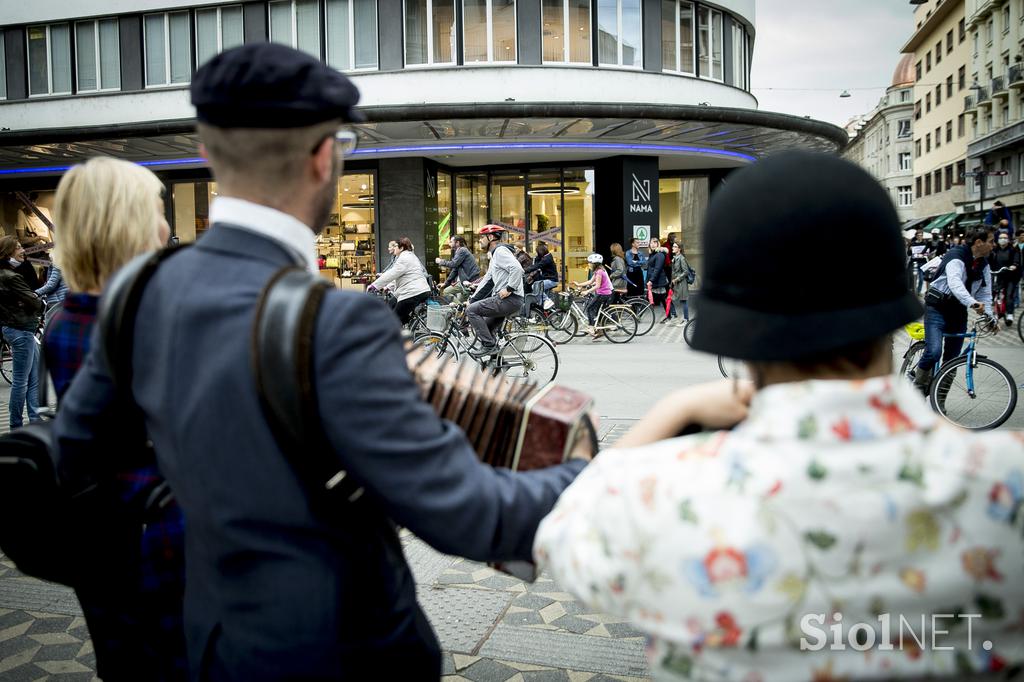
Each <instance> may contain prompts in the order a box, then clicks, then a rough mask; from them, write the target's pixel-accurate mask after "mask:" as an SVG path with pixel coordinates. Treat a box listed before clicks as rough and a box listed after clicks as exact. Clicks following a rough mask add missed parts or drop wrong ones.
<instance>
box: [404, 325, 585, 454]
mask: <svg viewBox="0 0 1024 682" xmlns="http://www.w3.org/2000/svg"><path fill="white" fill-rule="evenodd" d="M406 359H407V361H408V364H409V369H410V370H411V371H412V373H413V376H414V377H415V379H416V382H417V384H419V387H420V391H421V395H422V396H423V399H424V400H425V401H427V402H428V403H430V404H431V406H433V408H434V411H435V412H437V414H438V416H440V417H441V418H442V419H447V420H449V421H451V422H454V423H455V424H457V425H459V426H460V427H461V428H462V430H463V431H464V432H465V434H466V437H467V438H468V439H469V442H470V443H471V444H472V446H473V449H474V450H475V451H476V453H477V456H478V457H479V458H480V460H481V461H482V462H484V463H486V464H490V465H491V466H495V467H504V468H507V469H512V470H514V471H526V470H529V469H540V468H543V467H547V466H553V465H555V464H559V463H561V462H563V461H565V460H566V459H567V458H568V457H569V455H570V454H571V452H572V449H573V447H574V445H575V444H576V442H577V439H578V438H579V437H581V436H582V435H584V434H583V433H582V432H581V430H582V429H585V428H587V426H586V425H587V424H588V423H589V419H588V417H587V415H588V412H589V411H590V409H591V408H592V406H593V399H591V398H590V396H588V395H586V394H584V393H581V392H579V391H575V390H573V389H570V388H566V387H565V386H559V385H557V384H553V383H551V384H547V385H546V386H538V385H537V384H536V383H532V382H523V381H519V380H514V379H510V378H508V377H506V376H505V375H504V374H495V373H493V372H489V371H485V370H483V369H482V368H481V367H480V366H479V365H478V364H477V363H476V362H474V361H473V360H471V359H470V358H467V357H465V356H463V358H462V359H461V360H460V361H458V362H457V361H455V360H452V359H451V358H447V357H439V356H438V355H437V354H436V353H435V352H434V351H433V350H431V349H429V348H424V347H420V346H416V345H414V344H411V343H410V344H408V345H407V347H406Z"/></svg>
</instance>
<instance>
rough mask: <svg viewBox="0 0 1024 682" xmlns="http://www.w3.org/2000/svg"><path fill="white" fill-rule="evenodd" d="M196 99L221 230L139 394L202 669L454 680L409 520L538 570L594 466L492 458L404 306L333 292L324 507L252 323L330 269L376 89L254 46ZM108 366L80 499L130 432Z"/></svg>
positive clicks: (81, 400) (83, 434) (88, 402)
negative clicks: (330, 478) (333, 231)
mask: <svg viewBox="0 0 1024 682" xmlns="http://www.w3.org/2000/svg"><path fill="white" fill-rule="evenodd" d="M191 95H192V102H193V104H194V105H195V106H196V117H197V120H198V124H197V133H198V137H199V139H200V141H201V143H202V144H203V146H204V149H205V150H206V155H207V158H208V159H209V163H210V167H211V170H212V172H213V177H214V178H215V180H216V182H217V191H218V196H217V197H216V198H215V199H214V200H213V202H212V205H211V207H210V222H211V228H210V230H209V231H208V232H207V233H206V234H205V235H204V236H203V238H202V239H201V240H200V241H198V242H197V243H196V244H195V245H194V246H191V247H188V248H186V249H184V250H182V251H181V252H179V253H176V254H175V255H173V256H171V257H169V258H167V259H166V260H165V261H164V263H163V264H162V265H161V266H160V268H159V269H158V270H157V271H156V272H155V274H154V275H153V277H152V279H151V280H150V281H149V282H148V284H147V285H146V290H145V294H144V295H143V296H142V298H141V301H140V305H139V309H138V313H137V318H136V324H135V325H134V334H133V338H132V342H133V358H134V359H135V362H133V363H132V378H133V381H132V388H133V389H134V392H133V397H134V398H135V401H136V402H137V403H138V407H139V411H140V414H141V416H142V418H143V419H144V421H145V428H146V432H147V435H148V436H149V439H150V440H151V441H152V443H153V447H154V450H155V452H156V455H157V459H158V463H159V466H160V471H161V472H162V473H163V474H164V475H165V477H166V479H167V481H168V483H169V485H170V487H171V489H172V490H173V491H174V495H175V498H176V499H177V500H178V503H179V504H180V505H181V509H182V511H183V513H184V517H185V518H186V519H187V523H188V532H187V534H186V538H185V541H186V555H187V557H188V576H187V581H186V585H185V632H186V642H187V646H188V659H189V664H190V674H191V677H192V679H202V680H211V681H213V682H219V681H221V680H246V681H247V682H261V681H263V680H299V679H302V680H327V679H339V678H344V679H351V680H364V679H366V680H368V679H381V680H384V679H387V680H426V679H434V680H436V679H438V678H439V677H440V675H441V652H440V646H439V644H438V641H437V638H436V636H435V635H434V633H433V631H432V630H431V627H430V624H429V622H428V621H427V619H426V616H425V615H424V613H423V611H422V609H421V608H420V607H419V606H418V604H417V602H416V583H415V580H414V579H413V576H412V574H411V573H410V571H409V567H408V564H407V562H406V559H405V557H404V556H403V554H402V550H401V543H400V541H399V538H398V535H397V532H396V530H395V524H398V525H400V526H403V527H405V528H408V529H409V530H410V531H411V532H413V533H415V534H416V535H417V537H419V538H421V539H423V540H424V541H425V542H427V543H429V544H431V545H433V546H434V547H436V548H437V549H439V550H440V551H441V552H443V553H445V554H452V555H462V556H467V557H469V558H472V559H474V560H478V561H487V560H492V559H493V560H496V559H499V558H500V559H503V560H529V559H530V557H531V545H532V540H533V536H534V533H535V531H536V528H537V524H538V522H539V521H540V519H541V518H542V517H543V516H544V514H545V513H547V512H548V511H549V510H550V508H551V506H552V505H553V504H554V501H555V499H556V498H557V496H558V495H559V493H560V492H561V491H562V490H563V489H564V488H565V486H566V485H568V483H569V482H570V481H571V480H572V479H573V478H574V477H575V475H576V474H577V473H579V472H580V471H581V470H582V469H583V467H584V464H585V462H584V461H581V460H579V459H573V460H570V461H568V462H566V463H565V464H562V465H559V466H556V467H552V468H550V469H545V470H539V471H532V472H528V473H523V474H514V475H513V474H510V472H508V471H501V470H497V469H493V468H491V467H489V466H486V465H484V464H482V463H481V462H480V461H479V459H478V458H477V456H476V455H475V453H474V452H473V450H472V448H471V446H470V444H469V443H468V441H467V440H466V437H465V436H464V434H463V433H462V432H461V431H460V430H459V429H457V428H456V427H454V426H453V425H452V424H451V423H450V422H445V421H443V420H442V419H440V418H439V417H438V416H437V415H436V413H435V412H434V410H433V408H432V407H431V406H430V405H429V404H427V403H426V402H424V401H423V400H422V398H421V394H420V388H419V386H418V384H417V383H416V382H415V380H414V378H413V376H412V374H411V373H410V371H409V369H408V368H407V360H406V352H405V349H404V347H403V341H402V336H401V327H400V326H399V324H398V322H397V320H396V319H395V317H394V315H392V314H391V312H390V311H388V310H387V309H386V308H385V307H384V306H382V305H381V304H380V302H379V301H376V300H374V299H373V298H371V297H369V296H364V295H361V294H358V293H355V292H351V291H342V290H336V289H330V290H328V291H326V292H325V294H324V297H323V300H322V301H321V304H320V312H319V315H318V317H317V324H316V326H315V329H314V330H313V331H312V334H311V336H310V337H307V338H308V339H309V341H310V343H311V344H312V348H311V353H310V357H312V358H313V360H314V367H313V368H311V371H310V374H309V375H308V376H309V377H310V380H311V382H312V385H311V386H310V390H311V391H312V393H313V394H314V395H316V398H317V405H318V407H319V412H318V414H316V415H315V420H316V421H315V423H316V424H317V425H318V426H319V430H321V432H322V433H321V437H320V438H318V439H316V443H317V445H316V448H317V451H316V452H314V448H313V447H312V446H311V447H309V448H305V449H303V450H302V452H301V455H302V456H303V458H312V457H314V456H322V457H323V458H324V460H323V461H324V462H325V463H326V462H327V460H328V459H329V458H333V460H336V466H337V467H338V469H339V470H340V471H339V474H344V476H339V477H338V480H341V483H340V484H339V485H340V488H342V489H346V495H344V496H342V497H331V498H330V499H328V496H327V493H320V492H319V491H320V485H322V482H318V485H316V486H314V485H313V482H312V481H311V480H309V479H307V478H305V477H304V474H303V472H304V469H296V468H293V463H294V462H295V461H296V460H294V459H293V458H292V455H293V454H294V453H292V452H286V451H285V450H284V449H282V447H281V446H280V445H279V444H278V441H277V439H276V438H275V435H274V432H273V431H272V430H271V427H270V425H269V423H268V421H267V418H266V417H265V413H264V409H263V406H262V404H261V398H260V395H259V394H258V392H257V391H256V388H255V383H254V380H253V369H252V356H251V347H250V346H251V343H252V322H253V318H254V315H255V312H256V308H257V305H258V303H259V299H260V295H261V292H263V291H264V288H265V286H266V285H267V283H268V282H269V281H270V280H271V278H273V277H274V276H275V274H276V273H278V272H280V271H281V270H282V269H283V268H286V267H291V268H294V267H301V268H303V269H305V270H307V271H308V272H309V273H310V277H315V273H316V269H317V263H316V242H315V235H316V233H317V232H318V231H320V230H321V229H322V228H323V226H324V225H325V224H326V222H327V220H328V216H329V215H330V213H331V211H332V207H334V206H336V205H337V204H336V202H337V192H338V178H339V175H340V173H341V171H342V165H343V164H342V159H343V157H344V155H345V154H346V153H347V152H349V151H351V145H352V144H353V143H354V141H355V135H354V134H353V133H352V132H351V131H348V130H345V129H344V125H345V122H347V121H353V120H356V119H358V118H360V117H361V115H360V113H359V112H358V111H357V110H356V109H355V108H354V107H355V103H356V101H357V98H358V92H357V90H356V88H355V86H354V85H353V84H352V83H351V81H349V80H348V78H346V77H345V76H344V75H343V74H342V73H341V72H339V71H337V70H336V69H333V68H331V67H329V66H327V65H326V64H324V63H323V62H321V61H320V60H319V59H318V58H316V57H313V56H310V55H308V54H306V53H304V52H301V51H298V50H295V49H292V48H289V47H286V46H283V45H280V44H276V43H250V44H246V45H243V46H240V47H235V48H232V49H229V50H226V51H224V52H221V53H220V54H218V55H217V56H215V57H213V58H212V59H211V60H209V61H208V62H206V64H205V65H203V66H202V67H201V68H200V69H199V70H197V71H196V73H195V74H194V76H193V78H192V84H191ZM509 255H510V256H511V254H509ZM402 257H403V258H404V256H402ZM396 267H397V266H396ZM520 274H521V273H520ZM519 281H520V283H521V281H522V278H521V276H520V279H519ZM520 286H521V284H520ZM97 338H100V337H97ZM100 340H101V342H102V339H100ZM103 357H104V349H103V348H102V347H94V348H93V349H92V352H90V353H89V355H88V357H87V358H86V361H85V364H84V365H83V367H82V369H81V370H80V371H79V373H78V376H77V377H76V378H75V380H74V381H73V382H72V383H71V387H70V388H69V389H68V391H67V393H65V394H64V399H63V402H62V404H61V408H60V410H58V412H57V419H56V421H55V423H54V431H55V439H56V442H58V443H59V444H60V449H61V458H62V459H65V460H67V461H73V462H75V463H76V466H75V468H74V470H73V472H71V473H73V474H74V476H72V477H71V478H70V479H69V480H67V481H66V484H67V485H68V486H69V488H70V489H74V488H75V487H77V486H81V485H85V484H87V483H88V481H91V480H95V479H96V478H97V477H100V478H101V477H102V472H103V468H102V464H103V463H102V462H99V461H96V459H95V454H94V453H96V452H98V451H100V450H102V449H103V448H104V447H110V448H116V447H118V443H119V441H118V432H119V427H120V426H123V424H124V419H125V415H124V414H122V413H121V412H120V411H119V410H118V409H117V406H116V404H115V403H114V401H113V394H112V388H111V383H110V382H111V379H110V376H109V372H108V371H107V369H106V367H105V365H104V362H103ZM140 359H145V360H146V361H144V362H142V361H139V360H140ZM579 452H580V454H582V455H583V456H584V457H586V456H587V454H588V453H587V451H586V450H580V451H579ZM333 460H332V461H333ZM332 468H333V466H332ZM349 489H351V490H352V495H351V496H349V495H348V494H347V491H348V490H349ZM360 491H362V494H361V495H357V493H359V492H360ZM143 677H144V675H142V674H140V675H139V677H138V678H137V679H142V678H143Z"/></svg>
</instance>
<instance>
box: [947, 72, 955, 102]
mask: <svg viewBox="0 0 1024 682" xmlns="http://www.w3.org/2000/svg"><path fill="white" fill-rule="evenodd" d="M952 96H953V74H950V75H948V76H946V98H947V99H948V98H950V97H952Z"/></svg>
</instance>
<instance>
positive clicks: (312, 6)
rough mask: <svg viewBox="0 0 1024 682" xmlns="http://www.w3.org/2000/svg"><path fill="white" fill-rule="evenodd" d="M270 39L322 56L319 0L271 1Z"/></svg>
mask: <svg viewBox="0 0 1024 682" xmlns="http://www.w3.org/2000/svg"><path fill="white" fill-rule="evenodd" d="M270 40H271V42H275V43H281V44H282V45H288V46H289V47H294V48H297V49H299V50H302V51H303V52H308V53H309V54H311V55H313V56H314V57H316V58H317V59H319V58H320V3H319V1H318V0H273V1H272V2H271V3H270Z"/></svg>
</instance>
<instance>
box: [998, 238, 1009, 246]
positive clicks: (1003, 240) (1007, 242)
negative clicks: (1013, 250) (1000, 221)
mask: <svg viewBox="0 0 1024 682" xmlns="http://www.w3.org/2000/svg"><path fill="white" fill-rule="evenodd" d="M1009 243H1010V240H1009V239H1000V240H999V246H1006V245H1007V244H1009Z"/></svg>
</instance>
